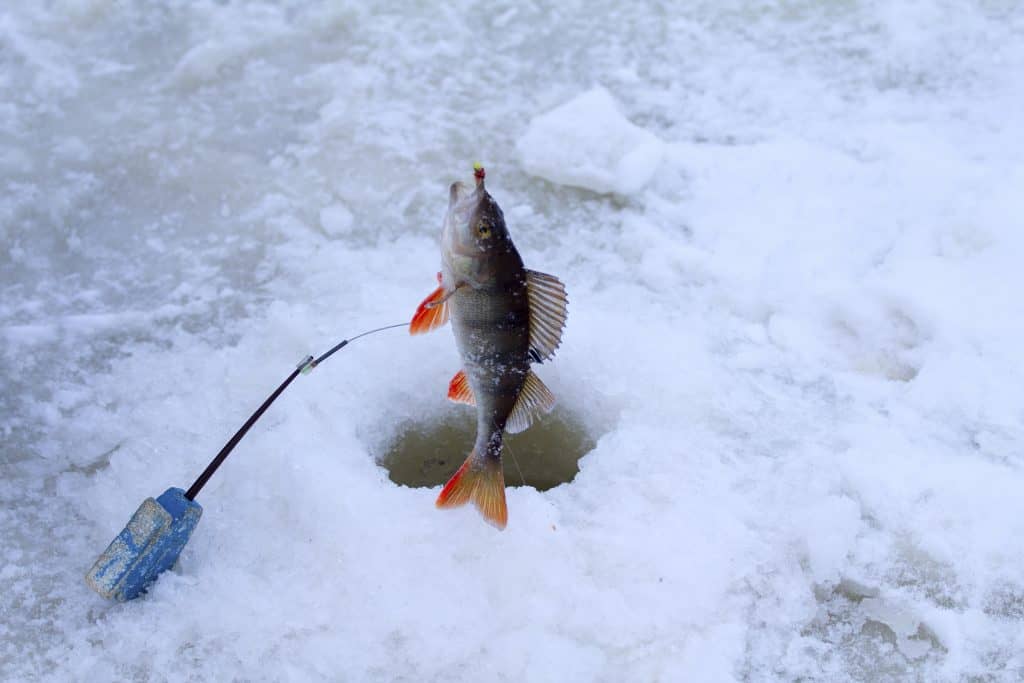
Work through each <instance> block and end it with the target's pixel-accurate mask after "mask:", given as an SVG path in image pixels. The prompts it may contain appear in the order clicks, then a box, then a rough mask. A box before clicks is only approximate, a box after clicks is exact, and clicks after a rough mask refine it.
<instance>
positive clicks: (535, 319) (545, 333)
mask: <svg viewBox="0 0 1024 683" xmlns="http://www.w3.org/2000/svg"><path fill="white" fill-rule="evenodd" d="M526 293H527V297H528V298H529V301H530V356H531V357H532V358H533V360H535V361H537V362H538V363H542V362H544V361H546V360H547V359H549V358H551V357H552V356H554V355H555V349H557V348H558V345H559V344H561V343H562V329H563V328H564V327H565V319H566V317H567V316H568V311H567V310H566V306H567V305H568V302H569V300H568V297H566V295H565V285H563V284H562V282H561V281H560V280H559V279H558V278H557V277H555V276H553V275H548V274H547V273H541V272H538V271H536V270H527V271H526ZM542 386H543V385H542Z"/></svg>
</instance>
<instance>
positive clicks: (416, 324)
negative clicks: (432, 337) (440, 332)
mask: <svg viewBox="0 0 1024 683" xmlns="http://www.w3.org/2000/svg"><path fill="white" fill-rule="evenodd" d="M454 293H455V290H452V291H451V292H445V289H444V287H443V286H442V287H438V288H437V289H435V290H434V291H433V292H432V293H431V295H430V296H428V297H427V298H426V299H424V300H423V301H422V302H421V303H420V305H419V307H418V308H417V309H416V313H415V314H413V316H412V322H410V323H409V334H424V333H426V332H430V331H431V330H436V329H437V328H439V327H441V326H442V325H444V324H445V323H446V322H448V297H450V296H451V295H452V294H454Z"/></svg>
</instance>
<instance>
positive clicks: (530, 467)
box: [377, 407, 596, 491]
mask: <svg viewBox="0 0 1024 683" xmlns="http://www.w3.org/2000/svg"><path fill="white" fill-rule="evenodd" d="M475 439H476V416H475V415H474V414H472V413H470V412H469V411H465V412H462V413H461V414H458V415H451V416H449V417H446V418H445V419H444V420H440V421H437V422H430V423H419V422H412V421H410V422H406V423H404V424H402V425H400V426H399V428H398V429H397V430H396V431H395V435H394V437H393V438H392V439H390V440H389V441H387V442H386V443H384V445H383V452H382V453H381V454H380V455H378V456H377V462H379V463H380V464H381V465H382V466H383V467H384V468H385V469H387V471H388V476H389V477H390V479H391V481H393V482H395V483H396V484H402V485H405V486H415V487H431V486H440V485H441V484H444V483H445V482H446V481H448V478H449V477H450V476H451V475H452V474H454V473H455V470H457V469H458V468H459V466H460V465H461V464H462V463H463V461H464V460H465V459H466V456H467V455H469V451H470V450H471V449H472V448H473V442H474V440H475ZM595 444H596V438H595V437H594V436H593V435H591V433H590V432H589V431H588V429H587V427H586V426H585V425H584V423H583V421H582V420H581V419H580V418H579V417H578V416H577V415H574V414H573V413H572V412H570V411H568V410H565V409H562V408H559V407H556V408H555V409H554V410H553V411H552V412H551V413H550V414H548V415H546V416H544V417H543V418H542V419H541V420H540V421H538V422H536V423H534V424H533V425H531V426H530V428H529V429H527V430H526V431H525V432H522V433H520V434H506V435H505V449H504V450H503V451H502V463H503V465H504V468H505V485H506V486H532V487H533V488H535V489H537V490H538V491H546V490H547V489H550V488H554V487H555V486H558V485H559V484H566V483H568V482H570V481H572V480H573V478H574V477H575V476H576V473H577V472H579V471H580V468H579V459H580V458H582V457H583V456H584V455H586V454H587V453H589V452H590V451H591V450H593V448H594V445H595ZM517 465H518V467H517Z"/></svg>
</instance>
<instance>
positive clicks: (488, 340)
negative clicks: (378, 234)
mask: <svg viewBox="0 0 1024 683" xmlns="http://www.w3.org/2000/svg"><path fill="white" fill-rule="evenodd" d="M476 179H477V182H476V187H475V188H470V187H469V186H467V185H464V184H462V183H455V184H453V185H452V187H451V190H450V193H449V204H448V213H447V214H446V216H445V222H444V228H443V231H442V236H441V242H442V249H441V253H442V270H441V272H440V273H438V281H439V284H440V286H439V287H438V288H437V289H436V290H435V291H434V292H433V293H432V294H431V295H430V296H428V297H427V298H426V299H425V300H424V301H423V302H422V303H421V304H420V306H419V308H418V309H417V310H416V313H415V315H414V316H413V319H412V322H411V323H410V326H409V330H410V332H411V333H412V334H419V333H423V332H428V331H430V330H433V329H436V328H438V327H440V326H442V325H443V324H444V323H445V322H447V321H448V319H449V317H450V318H451V320H452V329H453V331H454V333H455V343H456V346H457V347H458V350H459V355H460V356H461V359H462V364H463V369H462V370H460V371H459V372H457V373H456V374H455V377H453V378H452V380H451V382H450V383H449V386H448V398H450V399H451V400H453V401H455V402H458V403H466V404H469V405H473V406H475V407H476V411H477V435H476V441H475V443H474V446H473V450H472V451H471V452H470V454H469V457H467V458H466V461H465V463H463V465H462V467H461V468H459V470H458V471H457V472H456V473H455V474H454V475H453V476H452V478H451V479H450V480H449V481H448V483H447V484H445V486H444V488H443V489H442V491H441V494H440V495H439V496H438V498H437V506H438V507H442V508H447V507H457V506H460V505H463V504H465V503H468V502H473V503H474V504H475V505H476V507H477V508H478V509H479V510H480V512H481V513H482V514H483V516H484V518H485V519H487V520H488V521H489V522H490V523H491V524H493V525H494V526H496V527H498V528H499V529H500V528H504V527H505V524H506V521H507V518H508V510H507V506H506V503H505V480H504V475H503V473H502V467H501V449H502V439H503V434H504V433H505V432H506V431H507V432H511V433H515V432H521V431H523V430H524V429H526V428H527V427H529V426H530V424H531V423H532V422H533V421H534V420H535V419H537V418H538V417H539V416H540V415H541V414H543V413H546V412H548V411H549V410H551V408H552V406H553V405H554V397H553V396H552V395H551V392H549V391H548V389H547V387H545V386H544V384H543V382H541V381H540V379H539V378H538V377H537V375H536V374H534V372H533V371H532V370H531V368H530V364H531V363H534V362H536V363H540V362H543V361H545V360H547V359H549V358H551V357H552V356H553V355H554V353H555V349H556V348H557V347H558V345H559V344H560V342H561V335H562V329H563V327H564V326H565V317H566V296H565V287H564V286H563V285H562V283H561V282H559V281H558V279H557V278H555V277H552V276H551V275H546V274H544V273H539V272H537V271H533V270H528V269H527V268H525V267H524V266H523V260H522V258H521V257H520V256H519V252H518V251H517V250H516V248H515V245H514V244H513V243H512V238H511V237H510V236H509V234H508V229H507V228H506V226H505V219H504V215H503V213H502V211H501V208H500V207H499V206H498V204H497V202H495V201H494V199H493V197H491V195H490V194H488V193H487V191H486V189H484V184H483V169H482V168H478V169H477V173H476Z"/></svg>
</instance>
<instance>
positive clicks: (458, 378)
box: [448, 370, 476, 406]
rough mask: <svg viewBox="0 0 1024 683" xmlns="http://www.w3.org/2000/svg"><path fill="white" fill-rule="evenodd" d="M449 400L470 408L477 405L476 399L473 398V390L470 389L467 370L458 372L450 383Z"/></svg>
mask: <svg viewBox="0 0 1024 683" xmlns="http://www.w3.org/2000/svg"><path fill="white" fill-rule="evenodd" d="M448 400H449V401H454V402H456V403H465V404H466V405H469V406H475V405H476V397H474V396H473V389H472V388H470V386H469V380H468V379H466V371H465V370H459V371H458V372H456V373H455V376H454V377H452V381H451V382H449V383H448Z"/></svg>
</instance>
